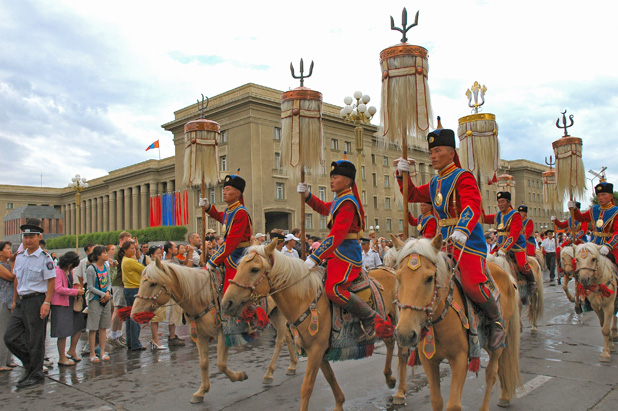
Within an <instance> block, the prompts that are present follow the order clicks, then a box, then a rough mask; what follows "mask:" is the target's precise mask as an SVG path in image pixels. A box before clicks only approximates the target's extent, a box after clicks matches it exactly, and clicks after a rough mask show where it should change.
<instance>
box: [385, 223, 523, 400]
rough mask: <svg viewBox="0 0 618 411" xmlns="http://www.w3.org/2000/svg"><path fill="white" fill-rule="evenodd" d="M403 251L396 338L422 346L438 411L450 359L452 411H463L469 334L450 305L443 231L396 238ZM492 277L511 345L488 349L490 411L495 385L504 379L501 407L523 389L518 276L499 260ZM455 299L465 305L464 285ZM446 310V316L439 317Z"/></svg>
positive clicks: (407, 344)
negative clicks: (430, 347) (428, 347)
mask: <svg viewBox="0 0 618 411" xmlns="http://www.w3.org/2000/svg"><path fill="white" fill-rule="evenodd" d="M396 244H397V245H396V247H397V248H398V249H400V251H399V254H398V258H397V261H398V269H397V280H398V289H397V294H398V297H397V298H398V304H399V306H400V312H399V323H398V324H397V328H396V330H395V336H396V338H397V341H398V342H399V344H400V345H402V346H404V347H415V346H418V352H419V357H420V360H421V364H422V365H423V369H424V370H425V374H426V375H427V379H428V381H429V391H430V396H431V405H432V407H433V409H434V410H442V408H443V405H444V404H443V399H442V394H441V392H440V363H441V362H442V361H443V360H444V359H446V360H447V361H448V362H449V365H450V367H451V373H452V380H451V386H450V394H449V399H448V403H447V404H446V409H447V410H461V395H462V392H463V386H464V383H465V381H466V375H467V368H468V367H467V366H468V349H469V347H468V335H467V330H466V329H465V328H464V327H463V325H462V321H461V319H460V317H459V315H458V314H457V312H456V311H455V309H451V308H452V307H453V306H452V305H451V306H448V305H447V303H446V300H447V298H446V297H447V294H448V293H449V290H450V286H451V285H453V284H452V283H451V277H452V271H451V269H450V268H449V266H448V265H447V262H446V256H445V254H444V253H442V252H441V251H440V249H441V248H442V235H441V234H438V236H437V237H435V238H434V239H433V240H428V239H425V238H423V239H420V240H416V239H410V240H408V242H407V243H405V245H404V244H403V243H402V242H401V241H400V240H397V242H396ZM488 268H489V269H490V271H491V275H492V277H493V279H494V282H495V284H496V286H497V287H498V289H499V290H500V299H501V300H500V301H501V306H502V318H503V321H504V328H505V331H506V341H505V344H506V348H499V349H497V350H495V351H489V363H488V364H487V369H486V371H485V381H486V386H485V395H484V396H483V402H482V404H481V410H489V400H490V397H491V391H492V388H493V386H494V384H495V382H496V379H497V378H498V377H499V379H500V385H501V387H502V392H501V394H500V399H499V402H498V405H499V406H502V407H506V406H509V405H510V401H511V399H512V398H513V396H514V394H515V391H516V389H517V388H518V387H521V384H522V381H521V375H520V372H519V333H520V331H519V309H518V305H519V295H518V292H517V289H516V288H515V287H514V284H515V283H514V280H513V278H512V277H511V276H510V275H508V274H507V273H506V272H504V271H503V270H502V269H500V267H498V266H497V265H495V264H491V263H489V264H488ZM453 300H454V301H455V302H457V304H458V305H459V307H464V306H465V305H464V302H463V297H462V295H461V294H460V292H459V288H458V287H457V286H454V288H453ZM442 314H444V317H443V318H441V319H440V317H441V316H442ZM427 327H433V330H434V334H435V337H434V338H433V340H434V341H435V354H434V355H433V356H432V358H431V359H429V358H427V357H426V355H425V354H424V353H423V350H422V349H421V347H423V344H424V341H425V339H426V338H427V337H426V336H424V335H423V329H424V328H425V329H427Z"/></svg>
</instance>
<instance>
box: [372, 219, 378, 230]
mask: <svg viewBox="0 0 618 411" xmlns="http://www.w3.org/2000/svg"><path fill="white" fill-rule="evenodd" d="M373 221H374V222H375V228H376V231H377V230H378V228H379V227H380V220H379V219H378V218H376V219H375V220H373Z"/></svg>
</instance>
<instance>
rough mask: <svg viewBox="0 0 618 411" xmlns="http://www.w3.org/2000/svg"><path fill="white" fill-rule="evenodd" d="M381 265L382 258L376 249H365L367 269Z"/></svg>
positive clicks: (365, 266)
mask: <svg viewBox="0 0 618 411" xmlns="http://www.w3.org/2000/svg"><path fill="white" fill-rule="evenodd" d="M379 265H382V260H380V255H379V254H378V253H377V252H376V251H373V250H372V249H369V251H368V252H367V253H365V251H363V267H364V268H365V270H367V271H369V270H371V269H372V268H376V267H377V266H379Z"/></svg>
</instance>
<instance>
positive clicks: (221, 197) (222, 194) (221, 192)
mask: <svg viewBox="0 0 618 411" xmlns="http://www.w3.org/2000/svg"><path fill="white" fill-rule="evenodd" d="M221 201H223V186H221Z"/></svg>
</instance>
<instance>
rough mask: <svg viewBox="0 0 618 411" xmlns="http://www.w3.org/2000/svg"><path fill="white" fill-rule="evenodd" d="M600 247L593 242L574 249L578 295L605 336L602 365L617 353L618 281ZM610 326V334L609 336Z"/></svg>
mask: <svg viewBox="0 0 618 411" xmlns="http://www.w3.org/2000/svg"><path fill="white" fill-rule="evenodd" d="M599 249H600V246H598V245H596V244H593V243H584V244H580V245H578V246H577V247H576V248H575V261H576V267H575V277H576V278H577V279H578V281H579V285H578V287H577V292H576V295H577V296H578V297H579V295H583V296H585V298H586V299H587V300H588V301H589V302H590V305H591V306H592V309H593V310H594V312H595V313H596V315H597V316H598V317H599V322H600V323H601V332H602V333H603V351H602V352H601V359H600V361H601V362H609V361H610V359H611V358H610V354H609V353H610V351H615V350H616V348H615V346H614V341H613V340H615V339H616V337H618V327H617V325H616V315H615V314H616V306H615V304H616V291H617V290H618V285H617V283H616V281H617V280H616V279H617V276H618V271H617V270H616V266H615V265H614V264H613V263H612V262H611V261H610V260H609V258H607V257H605V256H603V255H601V253H600V252H599ZM610 324H611V335H610Z"/></svg>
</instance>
